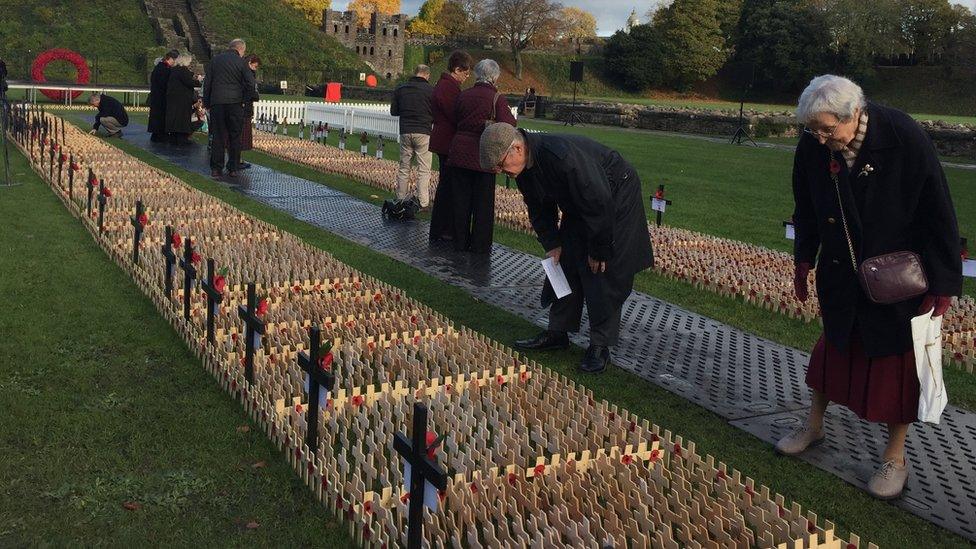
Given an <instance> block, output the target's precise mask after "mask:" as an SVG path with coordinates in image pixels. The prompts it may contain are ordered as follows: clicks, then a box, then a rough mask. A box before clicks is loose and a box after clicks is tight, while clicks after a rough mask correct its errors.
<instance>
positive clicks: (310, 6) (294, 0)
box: [285, 0, 332, 26]
mask: <svg viewBox="0 0 976 549" xmlns="http://www.w3.org/2000/svg"><path fill="white" fill-rule="evenodd" d="M285 3H286V4H288V5H290V6H292V7H294V8H296V9H297V10H298V11H300V12H302V14H303V15H304V16H305V18H306V19H308V20H309V21H311V22H312V23H314V24H315V26H319V25H321V24H322V13H323V12H324V11H325V10H327V9H329V6H331V5H332V0H285Z"/></svg>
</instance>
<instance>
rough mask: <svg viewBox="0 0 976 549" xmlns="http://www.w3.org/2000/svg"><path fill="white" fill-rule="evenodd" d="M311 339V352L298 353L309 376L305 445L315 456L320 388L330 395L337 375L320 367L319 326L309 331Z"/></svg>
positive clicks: (320, 339) (299, 364)
mask: <svg viewBox="0 0 976 549" xmlns="http://www.w3.org/2000/svg"><path fill="white" fill-rule="evenodd" d="M309 337H310V339H311V341H310V344H311V347H309V351H308V352H307V353H306V352H305V351H302V352H300V353H298V366H299V367H300V368H301V369H302V370H305V373H306V374H308V414H307V415H306V416H305V423H306V426H307V430H306V432H305V444H307V445H308V448H309V450H311V451H312V453H313V454H314V453H315V451H316V449H317V448H318V447H319V404H320V403H319V387H324V388H325V390H326V391H328V392H329V393H331V392H332V389H333V388H334V387H335V375H333V374H332V372H330V371H328V370H325V369H323V368H322V367H321V366H320V363H321V361H322V359H324V358H325V357H323V356H320V355H321V349H322V331H321V330H320V329H319V327H318V326H312V329H311V330H310V331H309Z"/></svg>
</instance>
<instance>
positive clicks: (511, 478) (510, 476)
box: [508, 473, 518, 486]
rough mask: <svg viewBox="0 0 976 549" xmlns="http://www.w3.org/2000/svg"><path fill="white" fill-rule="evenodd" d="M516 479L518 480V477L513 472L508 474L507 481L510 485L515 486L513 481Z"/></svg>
mask: <svg viewBox="0 0 976 549" xmlns="http://www.w3.org/2000/svg"><path fill="white" fill-rule="evenodd" d="M516 480H518V477H516V476H515V473H509V474H508V483H509V484H511V485H512V486H515V481H516Z"/></svg>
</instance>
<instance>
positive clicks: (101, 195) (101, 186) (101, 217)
mask: <svg viewBox="0 0 976 549" xmlns="http://www.w3.org/2000/svg"><path fill="white" fill-rule="evenodd" d="M107 201H108V198H106V196H105V180H104V179H99V180H98V234H102V232H103V231H104V230H105V228H104V227H105V203H106V202H107Z"/></svg>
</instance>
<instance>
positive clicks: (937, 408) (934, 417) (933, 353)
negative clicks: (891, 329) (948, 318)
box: [912, 312, 949, 425]
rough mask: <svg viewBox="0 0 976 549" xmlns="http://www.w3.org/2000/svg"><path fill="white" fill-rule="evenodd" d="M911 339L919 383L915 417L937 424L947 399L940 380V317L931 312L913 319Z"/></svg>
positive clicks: (943, 385)
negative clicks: (933, 315) (916, 414)
mask: <svg viewBox="0 0 976 549" xmlns="http://www.w3.org/2000/svg"><path fill="white" fill-rule="evenodd" d="M912 341H913V344H914V348H915V369H916V371H917V372H918V382H919V386H920V389H921V390H920V391H919V397H918V419H919V420H920V421H924V422H926V423H935V424H936V425H938V423H939V418H940V417H941V416H942V411H943V410H945V407H946V404H947V403H948V402H949V396H948V394H946V388H945V383H944V382H943V381H942V317H941V316H937V317H934V318H933V317H932V313H931V312H929V313H926V314H924V315H920V316H916V317H915V318H913V319H912Z"/></svg>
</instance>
